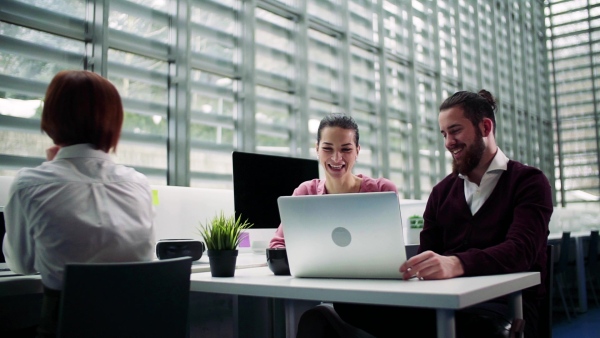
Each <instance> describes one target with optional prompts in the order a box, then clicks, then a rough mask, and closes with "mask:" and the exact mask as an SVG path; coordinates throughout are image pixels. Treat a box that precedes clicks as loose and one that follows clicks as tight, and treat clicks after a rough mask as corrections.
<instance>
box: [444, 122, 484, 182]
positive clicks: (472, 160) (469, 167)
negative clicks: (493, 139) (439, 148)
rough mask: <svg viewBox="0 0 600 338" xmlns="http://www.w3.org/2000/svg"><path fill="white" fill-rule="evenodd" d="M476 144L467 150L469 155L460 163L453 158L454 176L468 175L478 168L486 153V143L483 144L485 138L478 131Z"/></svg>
mask: <svg viewBox="0 0 600 338" xmlns="http://www.w3.org/2000/svg"><path fill="white" fill-rule="evenodd" d="M476 134H477V135H476V139H475V143H473V144H472V145H470V146H469V147H467V149H466V150H465V151H466V152H467V153H466V154H465V156H463V159H462V160H461V161H460V162H457V161H456V159H455V158H452V172H453V173H454V174H457V173H461V174H463V175H468V174H469V173H470V172H471V171H473V169H475V168H477V165H479V162H480V161H481V158H482V157H483V152H484V151H485V143H484V142H483V136H482V135H481V132H480V131H479V130H477V133H476Z"/></svg>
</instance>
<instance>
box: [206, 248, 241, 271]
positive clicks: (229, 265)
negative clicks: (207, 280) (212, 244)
mask: <svg viewBox="0 0 600 338" xmlns="http://www.w3.org/2000/svg"><path fill="white" fill-rule="evenodd" d="M206 253H207V255H208V262H209V263H210V273H211V275H212V276H213V277H233V275H234V274H235V262H236V261H237V255H238V251H237V250H207V251H206Z"/></svg>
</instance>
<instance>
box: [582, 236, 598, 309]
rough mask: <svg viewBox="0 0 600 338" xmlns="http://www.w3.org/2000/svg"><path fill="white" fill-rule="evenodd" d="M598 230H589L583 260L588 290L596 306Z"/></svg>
mask: <svg viewBox="0 0 600 338" xmlns="http://www.w3.org/2000/svg"><path fill="white" fill-rule="evenodd" d="M598 237H599V235H598V230H592V231H591V232H590V240H589V243H588V252H587V257H586V262H585V267H586V280H587V283H588V287H589V290H590V291H591V294H592V296H593V297H594V301H595V303H596V306H600V304H599V303H598V293H597V290H596V283H597V282H598V272H599V270H598Z"/></svg>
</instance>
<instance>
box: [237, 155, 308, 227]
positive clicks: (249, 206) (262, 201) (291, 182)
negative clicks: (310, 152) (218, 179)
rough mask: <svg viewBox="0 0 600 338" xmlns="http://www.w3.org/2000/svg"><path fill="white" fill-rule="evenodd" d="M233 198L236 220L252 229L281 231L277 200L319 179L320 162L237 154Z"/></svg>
mask: <svg viewBox="0 0 600 338" xmlns="http://www.w3.org/2000/svg"><path fill="white" fill-rule="evenodd" d="M232 160H233V199H234V207H235V216H236V218H237V217H239V216H240V215H241V216H242V219H248V221H249V222H250V223H253V224H254V225H253V226H252V229H268V228H277V227H278V226H279V224H280V223H281V219H280V218H279V209H278V207H277V198H278V197H279V196H289V195H291V194H292V193H293V192H294V189H296V188H297V187H298V186H299V185H300V183H302V182H304V181H308V180H312V179H315V178H319V162H318V161H317V160H309V159H304V158H293V157H285V156H275V155H265V154H255V153H247V152H240V151H234V152H233V154H232Z"/></svg>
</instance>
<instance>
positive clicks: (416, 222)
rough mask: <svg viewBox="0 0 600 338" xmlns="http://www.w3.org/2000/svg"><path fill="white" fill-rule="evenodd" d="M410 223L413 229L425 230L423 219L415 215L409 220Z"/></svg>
mask: <svg viewBox="0 0 600 338" xmlns="http://www.w3.org/2000/svg"><path fill="white" fill-rule="evenodd" d="M408 222H409V224H410V228H411V229H421V228H423V223H424V221H423V217H421V216H419V215H413V216H410V217H409V218H408Z"/></svg>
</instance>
